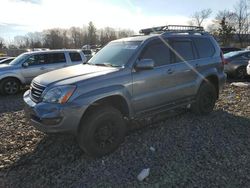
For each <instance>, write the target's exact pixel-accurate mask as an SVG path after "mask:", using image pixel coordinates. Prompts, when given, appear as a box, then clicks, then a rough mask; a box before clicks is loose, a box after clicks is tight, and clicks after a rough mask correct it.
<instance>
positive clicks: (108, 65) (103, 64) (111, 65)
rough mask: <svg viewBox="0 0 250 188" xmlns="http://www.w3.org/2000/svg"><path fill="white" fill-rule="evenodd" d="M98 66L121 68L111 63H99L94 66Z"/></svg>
mask: <svg viewBox="0 0 250 188" xmlns="http://www.w3.org/2000/svg"><path fill="white" fill-rule="evenodd" d="M94 65H96V66H105V67H120V66H119V65H113V64H111V63H97V64H94Z"/></svg>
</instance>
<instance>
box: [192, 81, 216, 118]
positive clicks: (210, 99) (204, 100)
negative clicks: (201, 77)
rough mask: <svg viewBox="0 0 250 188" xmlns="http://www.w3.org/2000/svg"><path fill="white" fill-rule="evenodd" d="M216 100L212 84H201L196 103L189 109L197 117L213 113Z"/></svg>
mask: <svg viewBox="0 0 250 188" xmlns="http://www.w3.org/2000/svg"><path fill="white" fill-rule="evenodd" d="M216 99H217V92H216V89H215V87H214V85H213V84H211V83H210V82H203V83H202V84H201V86H200V88H199V91H198V93H197V96H196V101H195V102H194V103H193V104H192V105H191V109H192V111H193V112H194V113H196V114H198V115H206V114H209V113H210V112H212V111H213V108H214V105H215V102H216Z"/></svg>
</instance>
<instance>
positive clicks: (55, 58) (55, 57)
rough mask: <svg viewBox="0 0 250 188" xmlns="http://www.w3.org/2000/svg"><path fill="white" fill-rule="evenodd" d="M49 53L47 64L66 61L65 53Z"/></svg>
mask: <svg viewBox="0 0 250 188" xmlns="http://www.w3.org/2000/svg"><path fill="white" fill-rule="evenodd" d="M46 55H47V64H54V63H66V58H65V55H64V53H49V54H46Z"/></svg>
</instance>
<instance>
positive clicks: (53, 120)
mask: <svg viewBox="0 0 250 188" xmlns="http://www.w3.org/2000/svg"><path fill="white" fill-rule="evenodd" d="M61 120H62V118H61V117H59V118H45V119H42V120H41V123H42V124H44V125H57V124H59V123H60V122H61Z"/></svg>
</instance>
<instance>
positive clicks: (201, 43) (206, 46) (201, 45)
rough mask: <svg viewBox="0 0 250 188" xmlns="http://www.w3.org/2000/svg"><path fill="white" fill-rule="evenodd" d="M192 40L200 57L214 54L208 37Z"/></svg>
mask: <svg viewBox="0 0 250 188" xmlns="http://www.w3.org/2000/svg"><path fill="white" fill-rule="evenodd" d="M193 41H194V44H195V46H196V49H197V51H198V55H199V57H200V58H207V57H212V56H213V55H214V53H215V49H214V46H213V44H212V43H211V41H210V40H209V39H208V38H194V39H193Z"/></svg>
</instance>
